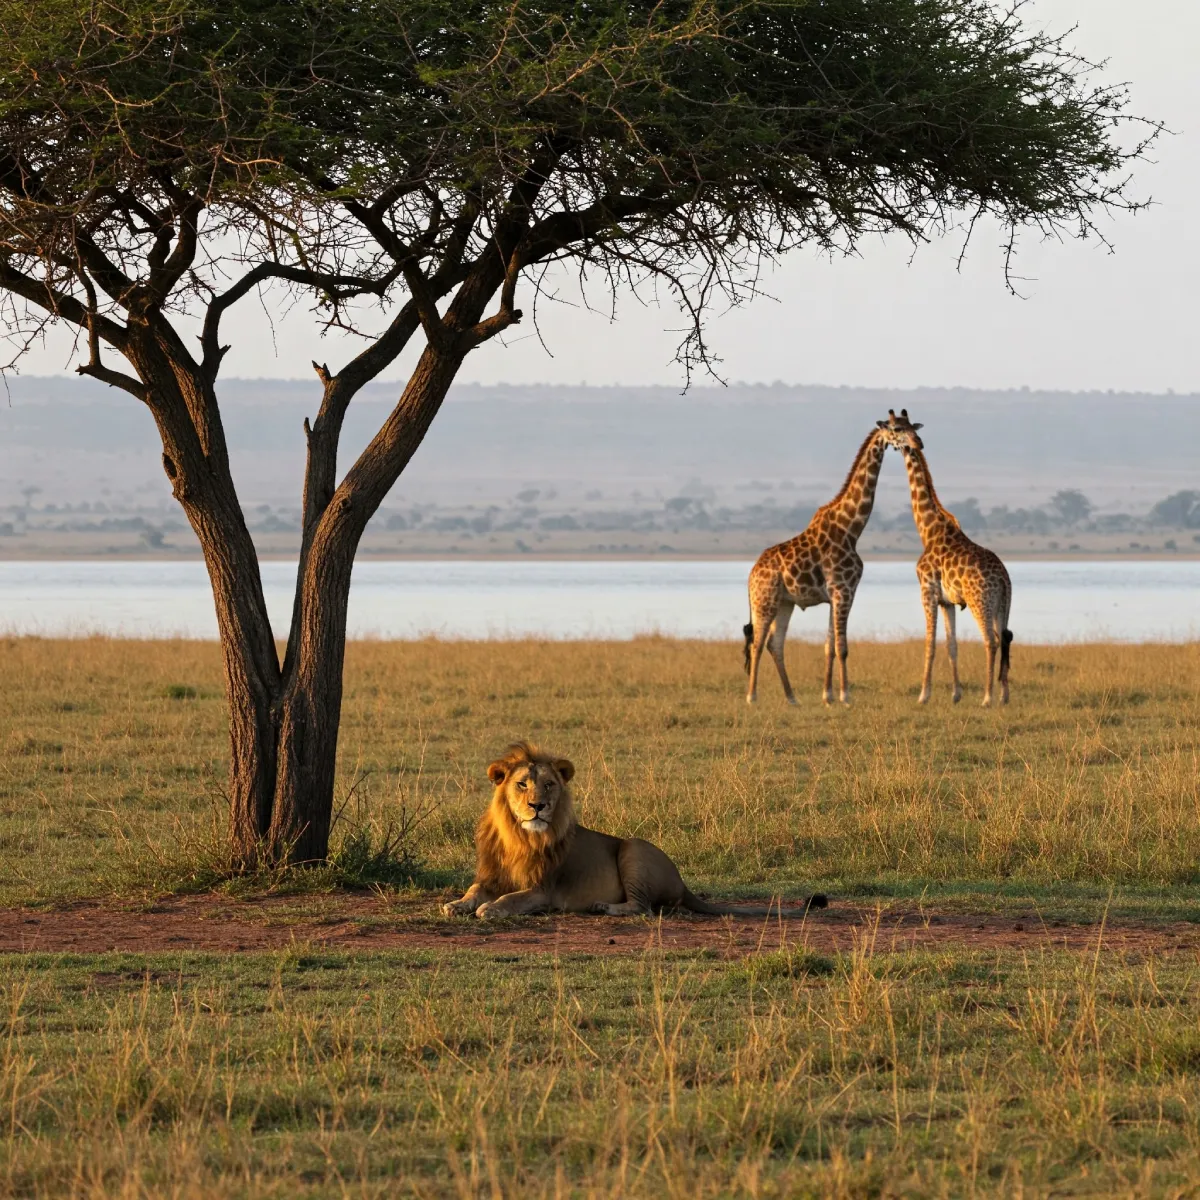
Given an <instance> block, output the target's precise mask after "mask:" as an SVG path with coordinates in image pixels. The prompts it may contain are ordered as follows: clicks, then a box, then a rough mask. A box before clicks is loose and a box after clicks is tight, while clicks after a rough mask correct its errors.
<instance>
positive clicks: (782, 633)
mask: <svg viewBox="0 0 1200 1200" xmlns="http://www.w3.org/2000/svg"><path fill="white" fill-rule="evenodd" d="M792 608H793V606H792V605H791V604H788V603H786V602H785V603H783V604H781V605H780V606H779V611H778V612H777V613H776V614H775V620H774V621H772V622H771V632H770V636H769V637H768V638H767V649H768V650H770V652H771V657H772V658H773V659H774V660H775V666H776V668H777V669H778V671H779V682H780V683H782V684H783V694H784V695H785V696H786V697H787V702H788V703H789V704H795V703H796V693H795V692H793V691H792V685H791V682H790V681H789V679H788V674H787V667H786V666H785V665H784V661H783V643H784V640H785V639H786V638H787V631H788V623H789V622H790V621H791V619H792Z"/></svg>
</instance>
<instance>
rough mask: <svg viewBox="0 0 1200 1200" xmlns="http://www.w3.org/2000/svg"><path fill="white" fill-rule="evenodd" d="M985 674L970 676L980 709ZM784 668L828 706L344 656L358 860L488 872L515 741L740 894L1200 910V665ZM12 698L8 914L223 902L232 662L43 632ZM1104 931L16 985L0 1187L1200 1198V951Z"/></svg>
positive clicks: (490, 662) (404, 955)
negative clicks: (174, 900)
mask: <svg viewBox="0 0 1200 1200" xmlns="http://www.w3.org/2000/svg"><path fill="white" fill-rule="evenodd" d="M981 657H982V653H981V651H980V650H979V648H978V647H977V646H975V647H964V650H963V658H964V668H965V672H966V675H967V678H968V682H970V681H971V680H972V679H975V680H977V679H978V673H979V670H980V667H981V662H980V659H981ZM792 664H793V669H794V676H793V677H794V679H796V680H797V681H803V683H804V687H803V689H802V692H801V695H802V704H801V706H800V707H799V708H798V709H794V710H789V709H787V708H786V707H785V706H784V704H783V702H782V697H781V696H780V695H779V692H778V690H777V688H776V685H775V681H774V680H773V679H768V680H767V681H766V686H765V687H764V689H763V699H762V702H761V704H760V705H759V707H758V708H757V709H753V710H752V709H749V708H747V706H746V705H745V703H744V701H743V699H742V690H743V684H744V678H743V676H742V675H741V674H740V671H739V669H738V668H739V665H740V662H739V655H738V649H737V648H736V647H733V646H722V645H706V644H689V643H682V642H672V641H664V640H659V639H647V640H642V641H637V642H633V643H628V644H535V643H509V644H504V643H501V644H453V643H450V644H441V643H435V642H426V643H419V644H369V643H361V644H356V645H353V646H352V647H351V648H350V654H349V658H348V667H347V691H346V708H345V725H344V733H343V739H342V763H341V769H340V773H339V784H338V789H339V796H340V797H342V798H343V800H345V801H346V808H347V818H346V820H345V822H344V823H343V832H342V834H340V835H339V836H344V835H345V831H346V830H349V831H350V832H357V833H360V834H361V832H362V830H363V829H371V828H379V827H382V826H384V825H386V824H387V823H388V822H389V821H392V822H393V823H394V821H395V820H396V819H397V818H398V816H399V814H400V812H401V811H402V810H404V811H407V812H408V813H409V814H412V813H413V812H419V813H423V814H425V820H424V822H423V823H422V824H421V825H420V826H419V827H418V829H417V831H416V834H415V835H414V842H413V845H412V849H413V850H414V851H415V852H416V853H417V855H418V856H419V857H420V859H421V860H422V862H423V864H424V866H423V868H422V869H421V870H420V871H419V872H418V880H417V882H418V884H424V885H426V886H434V885H439V884H441V883H445V884H447V885H449V884H450V883H457V882H462V881H463V880H465V879H466V877H467V876H468V874H469V872H470V867H471V844H470V836H471V829H472V826H473V824H474V821H475V818H476V816H477V814H478V812H479V810H480V808H481V806H482V805H483V803H484V802H485V800H486V797H487V794H488V784H487V783H486V780H485V779H484V776H483V767H484V764H485V763H486V762H487V761H488V758H489V756H490V755H491V754H492V753H494V752H495V751H496V750H497V749H499V748H500V747H501V746H503V744H504V743H505V742H506V741H507V740H508V739H509V738H511V737H515V736H521V735H525V736H532V737H534V738H538V739H541V740H543V741H544V742H546V743H548V744H552V745H553V746H554V747H556V748H558V749H561V750H562V751H563V752H564V753H566V754H569V755H571V756H572V757H573V758H574V759H575V760H576V762H577V763H578V765H579V767H580V773H579V777H578V784H577V793H578V799H579V804H580V808H581V810H582V812H583V815H584V818H585V820H587V821H588V822H590V823H592V824H595V825H597V826H601V827H604V828H608V829H612V830H613V831H615V832H621V833H626V834H630V833H640V834H643V835H645V836H648V837H652V838H654V839H655V840H657V841H658V842H660V843H661V844H662V845H663V846H664V847H666V848H667V849H668V850H669V851H670V853H671V854H673V855H674V856H675V857H676V858H677V860H678V861H679V862H680V863H681V865H682V866H683V868H684V870H685V872H686V873H687V874H688V875H689V876H690V877H691V879H692V880H693V881H695V883H696V884H697V885H699V886H706V887H709V888H711V889H712V890H714V891H720V892H724V893H727V894H747V893H753V892H759V893H770V892H772V891H783V892H796V891H800V890H803V889H807V888H809V887H810V886H812V885H814V884H821V885H824V886H826V887H828V888H829V889H830V890H832V891H833V892H834V893H835V895H837V894H838V893H839V891H840V892H841V893H843V894H845V893H847V892H858V893H860V894H862V893H870V892H872V891H874V892H877V893H879V894H883V895H886V894H889V893H890V894H898V895H913V894H917V893H928V894H930V895H937V896H938V897H939V898H940V899H939V902H940V903H943V904H945V903H952V902H953V903H961V904H970V905H975V906H986V905H987V904H1003V903H1005V902H1007V901H1006V900H1005V896H1006V895H1007V896H1008V897H1009V898H1010V899H1011V898H1012V897H1014V896H1017V895H1021V896H1023V897H1025V899H1024V900H1022V901H1021V903H1025V904H1027V903H1028V902H1029V898H1030V897H1031V896H1032V897H1033V898H1034V899H1035V900H1036V902H1037V903H1038V904H1039V905H1040V906H1041V907H1042V909H1043V911H1047V910H1052V909H1053V908H1054V907H1055V906H1057V907H1058V909H1059V910H1060V911H1065V910H1067V909H1070V908H1071V906H1074V910H1075V911H1079V910H1086V911H1087V912H1088V913H1089V914H1090V915H1091V916H1092V917H1093V918H1096V919H1098V918H1099V917H1100V916H1101V914H1102V912H1103V910H1104V908H1105V904H1106V899H1105V898H1106V897H1107V896H1108V895H1109V893H1110V892H1111V893H1113V895H1114V897H1115V898H1114V899H1113V901H1112V904H1111V906H1110V911H1116V910H1118V909H1120V908H1121V907H1122V906H1124V908H1125V909H1126V910H1137V911H1141V912H1142V913H1143V914H1146V915H1150V916H1152V915H1153V914H1154V913H1156V912H1158V913H1163V912H1168V911H1174V912H1175V913H1176V914H1179V913H1185V914H1188V915H1192V916H1195V905H1194V903H1193V902H1192V901H1191V899H1190V897H1191V894H1192V891H1193V890H1194V889H1193V888H1192V886H1190V885H1192V884H1193V883H1194V881H1195V879H1196V876H1197V869H1196V862H1197V852H1198V851H1200V803H1198V800H1200V796H1198V794H1197V778H1198V772H1197V769H1196V765H1197V742H1198V739H1200V733H1198V732H1197V729H1198V722H1197V716H1198V715H1200V714H1198V712H1197V697H1196V689H1195V680H1196V678H1197V668H1198V667H1200V648H1198V647H1196V646H1184V647H1169V646H1147V647H1118V646H1082V647H1064V648H1038V647H1018V650H1017V654H1016V657H1015V674H1014V701H1013V704H1012V706H1011V707H1010V708H1009V709H1008V710H995V711H991V712H984V711H982V710H980V709H979V708H978V707H977V706H976V704H975V703H974V701H977V700H978V696H979V690H978V687H976V688H974V689H972V690H969V691H968V694H967V701H966V702H965V703H964V704H963V705H962V706H960V707H958V708H952V707H951V706H950V704H949V702H948V697H947V695H946V688H945V686H943V687H942V689H941V690H940V691H939V692H938V693H937V695H936V697H935V701H934V703H933V704H932V705H931V707H929V708H928V709H918V708H917V706H916V704H915V697H916V690H917V689H916V683H917V678H918V674H919V668H920V648H919V647H917V646H913V645H898V646H872V645H862V644H859V645H858V646H856V647H855V652H854V658H853V669H854V678H855V679H856V680H857V682H858V689H857V695H856V704H855V706H854V707H853V708H851V709H850V710H845V711H844V710H840V709H838V710H833V711H826V710H824V709H823V708H822V707H821V705H820V703H819V701H818V698H817V691H816V681H817V679H818V677H819V674H820V652H819V651H818V650H816V649H814V648H811V647H807V646H796V647H794V648H793V650H792ZM0 670H2V672H3V678H4V680H5V687H4V689H3V694H2V695H0V714H2V716H0V720H2V721H3V727H2V728H0V737H2V739H3V740H2V742H0V746H2V748H3V772H2V774H0V864H2V870H0V889H2V896H0V899H2V900H3V901H5V902H8V903H13V902H24V901H37V900H41V901H53V900H55V899H60V898H64V897H68V896H72V895H79V894H94V893H98V892H108V893H112V892H117V893H126V894H130V893H137V892H139V891H141V890H143V889H145V888H150V887H160V886H163V885H171V886H186V885H187V883H188V875H189V872H191V873H192V874H193V876H195V877H198V878H204V877H205V876H204V871H205V870H211V864H209V865H208V866H206V865H205V861H204V860H205V855H206V854H207V855H211V854H213V853H214V851H213V850H212V837H211V834H212V831H213V828H214V826H213V824H212V822H213V819H214V815H215V816H216V817H217V818H219V806H220V788H221V784H222V781H223V777H224V771H225V761H226V760H225V755H226V745H225V730H224V716H223V701H222V699H221V694H220V667H219V659H218V653H217V650H216V647H215V646H211V645H203V644H194V643H142V644H139V643H124V642H112V641H103V640H94V641H75V642H47V641H36V640H14V641H9V642H7V643H0ZM944 682H945V681H944V680H943V685H944ZM209 877H211V876H209ZM193 882H194V880H193ZM1013 902H1014V903H1015V902H1016V901H1015V900H1013ZM430 909H431V911H432V910H433V897H430ZM652 930H653V926H649V927H648V931H651V932H652ZM530 932H531V934H536V929H533V928H531V930H530ZM1096 937H1097V940H1096V948H1095V950H1094V951H1088V952H1086V953H1075V952H1067V951H1057V952H1054V951H1048V950H1038V951H1033V952H1030V953H1021V952H1017V951H1011V950H1003V951H991V952H989V951H980V950H970V949H958V950H956V949H949V950H936V951H933V950H927V951H916V952H912V953H908V954H889V953H878V954H877V953H875V952H874V944H873V941H872V935H871V933H870V931H869V930H868V931H867V932H866V933H865V934H864V935H863V936H862V938H861V939H860V940H859V942H858V944H857V947H856V949H855V950H854V951H853V952H850V953H847V954H843V955H834V956H830V957H822V956H820V955H815V954H813V953H811V952H808V951H806V950H804V949H803V948H796V947H794V946H790V947H786V948H780V949H773V948H772V947H771V945H770V942H769V937H768V941H767V945H766V946H765V948H764V951H763V952H762V953H760V954H757V955H754V956H752V957H751V958H750V959H748V960H742V961H726V960H723V959H721V958H714V957H712V956H711V955H710V954H708V953H706V952H693V953H687V954H676V955H672V954H667V953H663V952H662V951H660V950H655V949H651V950H649V951H647V952H646V953H645V954H642V955H637V956H632V957H625V956H620V957H616V956H614V957H605V958H599V957H592V956H589V955H573V956H572V955H562V956H559V955H553V956H552V955H534V956H529V957H518V956H514V955H512V954H496V953H489V952H486V951H481V952H474V953H470V952H467V953H464V952H460V953H450V952H447V953H443V954H432V953H427V952H395V951H393V952H385V953H375V954H359V955H354V954H348V953H339V952H328V951H314V950H312V949H310V948H306V947H304V946H297V947H295V948H294V949H292V950H289V951H287V952H284V953H278V954H241V955H237V954H235V955H226V956H220V955H203V954H175V955H150V956H146V955H129V954H125V955H122V954H98V955H57V956H49V955H36V954H21V955H18V954H12V955H7V956H0V1194H3V1195H10V1194H11V1195H14V1196H30V1197H41V1196H60V1195H71V1196H80V1197H96V1198H99V1197H108V1196H112V1197H121V1198H130V1200H132V1198H134V1197H137V1198H141V1197H151V1196H154V1197H157V1196H174V1197H180V1198H189V1200H190V1198H191V1197H210V1196H212V1197H249V1196H254V1197H258V1196H268V1195H270V1196H281V1197H282V1196H287V1197H292V1196H314V1197H316V1196H321V1197H324V1196H337V1197H342V1196H362V1197H372V1196H380V1197H382V1196H397V1195H411V1196H420V1197H442V1196H447V1197H460V1198H466V1197H478V1196H487V1197H491V1198H507V1197H513V1198H518V1197H519V1198H524V1197H542V1196H545V1197H550V1196H554V1197H560V1196H567V1195H571V1196H597V1197H599V1196H608V1197H617V1196H621V1197H624V1196H631V1197H640V1196H652V1197H655V1198H656V1200H658V1198H664V1197H675V1196H680V1197H685V1198H686V1200H701V1198H706V1197H725V1196H736V1197H784V1196H787V1197H791V1196H828V1197H839V1198H847V1200H848V1198H850V1197H858V1196H864V1195H877V1196H913V1197H918V1196H919V1197H924V1196H935V1195H936V1196H985V1195H1005V1196H1007V1195H1025V1196H1045V1195H1050V1194H1072V1195H1082V1194H1087V1195H1120V1196H1144V1197H1151V1196H1160V1195H1161V1196H1168V1195H1169V1196H1180V1195H1187V1194H1190V1192H1189V1189H1191V1188H1194V1181H1195V1179H1196V1178H1197V1177H1200V1121H1198V1119H1197V1116H1196V1114H1197V1113H1198V1112H1200V1090H1198V1087H1197V1073H1196V1066H1197V1063H1198V1062H1200V1034H1198V1033H1197V1025H1196V1017H1195V1001H1196V978H1197V976H1196V967H1197V961H1198V959H1197V952H1196V950H1195V949H1194V947H1193V948H1180V949H1172V950H1169V951H1168V952H1166V953H1164V954H1161V955H1158V956H1155V955H1153V954H1150V953H1143V954H1141V955H1139V956H1138V957H1136V958H1134V957H1130V958H1125V957H1123V956H1121V955H1119V954H1117V953H1114V952H1109V951H1106V950H1104V949H1103V948H1102V947H1103V942H1102V933H1101V931H1100V930H1099V929H1098V930H1097V934H1096Z"/></svg>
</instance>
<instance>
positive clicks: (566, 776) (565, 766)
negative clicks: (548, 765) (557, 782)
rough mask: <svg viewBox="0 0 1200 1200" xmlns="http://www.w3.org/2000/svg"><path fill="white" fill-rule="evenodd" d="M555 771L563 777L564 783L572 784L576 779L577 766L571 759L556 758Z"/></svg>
mask: <svg viewBox="0 0 1200 1200" xmlns="http://www.w3.org/2000/svg"><path fill="white" fill-rule="evenodd" d="M554 769H555V770H556V771H557V772H558V773H559V774H560V775H561V776H562V781H563V783H570V782H571V780H572V779H574V778H575V764H574V763H573V762H572V761H571V760H570V759H569V758H556V759H555V760H554Z"/></svg>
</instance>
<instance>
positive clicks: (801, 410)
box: [0, 376, 1200, 512]
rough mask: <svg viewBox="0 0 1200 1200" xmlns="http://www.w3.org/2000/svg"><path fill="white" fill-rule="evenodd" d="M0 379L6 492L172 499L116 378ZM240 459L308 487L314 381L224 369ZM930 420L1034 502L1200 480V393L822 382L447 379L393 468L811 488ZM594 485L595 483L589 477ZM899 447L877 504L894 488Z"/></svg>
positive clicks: (512, 490)
mask: <svg viewBox="0 0 1200 1200" xmlns="http://www.w3.org/2000/svg"><path fill="white" fill-rule="evenodd" d="M7 387H8V397H7V400H6V399H5V397H4V396H3V394H2V393H0V507H8V506H11V505H14V504H17V503H19V502H22V501H21V493H22V490H23V489H30V488H39V489H40V492H39V493H37V500H36V503H37V504H39V505H41V504H44V503H46V502H49V501H53V502H56V503H69V504H74V503H77V502H79V501H85V500H86V501H95V500H97V499H99V498H100V497H104V498H105V499H106V503H107V504H108V506H109V507H124V506H129V505H135V506H139V507H145V506H148V505H149V506H155V505H157V504H158V503H159V502H163V503H170V500H169V490H168V488H167V484H166V480H165V478H164V477H163V473H162V468H161V465H160V461H159V454H160V448H159V446H158V442H157V437H156V433H155V430H154V426H153V422H152V421H151V420H150V417H149V414H148V413H147V412H146V411H145V410H144V409H142V408H141V407H140V406H139V405H138V403H137V402H136V401H134V400H132V399H131V398H129V397H128V396H126V395H124V394H123V393H117V392H113V391H111V390H109V389H107V388H103V387H101V386H100V385H98V384H96V383H94V382H92V381H88V380H75V379H70V378H30V377H13V376H9V378H8V380H7ZM221 395H222V400H223V405H224V414H225V421H226V425H227V431H228V436H229V441H230V445H231V450H232V453H233V458H234V464H235V471H236V472H237V474H238V475H239V477H240V481H241V487H242V490H243V496H244V500H245V502H246V504H247V507H251V506H253V505H259V504H261V505H272V506H276V505H285V506H289V507H295V506H297V505H298V502H299V489H300V478H301V472H302V470H303V454H304V438H303V432H302V428H301V424H302V421H303V418H304V417H305V415H309V414H311V413H312V412H313V411H314V410H315V408H316V404H317V400H318V391H317V385H316V381H315V380H314V381H313V383H312V384H308V383H303V382H278V381H270V380H229V381H226V382H224V383H223V384H222V385H221ZM395 395H396V387H395V385H375V386H373V387H371V388H368V389H366V390H365V391H364V393H363V394H362V395H361V396H360V397H359V398H358V399H357V400H355V402H354V404H353V405H352V407H351V410H350V415H349V417H348V419H347V422H346V431H345V437H344V450H345V453H344V455H343V461H344V462H348V461H349V458H350V455H352V454H353V453H355V452H356V451H357V450H358V449H359V448H360V447H361V446H362V445H363V444H365V442H366V440H367V438H368V437H369V436H370V435H371V434H372V433H373V432H374V430H375V429H376V428H377V427H378V424H379V422H380V420H381V419H382V417H383V415H384V414H385V412H386V411H387V410H388V408H389V407H390V406H391V404H392V403H393V402H394V398H395ZM901 407H906V408H908V409H909V412H910V415H911V416H912V417H913V419H914V420H919V421H923V422H924V424H925V432H924V436H925V438H926V446H927V450H928V454H929V460H930V465H931V466H932V469H933V472H934V476H935V480H936V482H937V485H938V490H939V492H940V493H941V495H942V496H943V498H944V499H945V500H947V502H952V501H956V500H957V501H961V500H963V499H965V498H966V497H968V496H974V497H977V498H978V499H979V501H980V502H981V503H982V504H983V505H984V506H985V507H986V506H991V505H997V504H1006V505H1030V504H1041V503H1043V502H1044V501H1045V500H1046V498H1047V497H1048V496H1050V495H1051V494H1052V493H1054V492H1056V491H1058V490H1060V489H1063V488H1078V489H1079V490H1080V491H1082V492H1084V493H1086V494H1087V495H1088V496H1089V497H1090V498H1091V499H1092V500H1093V502H1094V503H1095V504H1096V505H1098V506H1099V507H1100V508H1101V509H1109V510H1115V509H1121V510H1125V511H1138V512H1144V511H1145V510H1147V509H1148V508H1149V507H1150V506H1151V505H1152V504H1154V503H1155V502H1156V501H1158V500H1159V499H1161V498H1162V497H1163V496H1164V495H1166V494H1167V493H1169V492H1173V491H1177V490H1179V489H1182V488H1189V487H1191V488H1196V487H1200V463H1198V461H1197V451H1196V447H1197V446H1198V445H1200V396H1196V395H1188V396H1176V395H1166V396H1161V395H1114V394H1099V393H1085V394H1070V393H1061V392H1032V391H1010V392H983V391H971V390H966V389H949V390H944V389H916V390H913V391H903V392H902V391H886V390H876V389H866V388H835V387H819V386H795V387H793V386H784V385H773V386H742V385H735V386H732V387H729V388H714V387H697V388H693V389H692V390H691V391H690V392H688V393H687V394H686V395H680V394H678V393H677V392H675V391H673V390H671V389H669V388H624V387H605V388H593V387H557V386H556V387H550V386H542V387H515V386H506V385H503V384H497V385H493V386H478V385H467V386H463V387H460V388H457V389H456V390H455V391H454V393H453V394H452V396H451V398H450V400H449V401H448V403H447V405H446V407H445V409H444V411H443V412H442V414H441V415H440V416H439V418H438V419H437V421H435V423H434V425H433V428H432V430H431V432H430V434H429V436H428V438H427V439H426V442H425V444H424V445H423V446H422V447H421V449H420V451H419V452H418V454H417V457H416V459H415V460H414V462H413V464H412V466H411V467H410V469H409V471H408V472H407V473H406V474H405V476H404V477H403V478H402V479H401V481H400V484H399V485H398V487H397V489H396V491H397V495H396V497H395V502H396V503H397V504H399V503H406V504H412V503H436V504H446V503H473V504H480V503H484V504H487V503H511V502H512V501H513V499H514V497H515V496H517V495H518V494H519V493H521V492H522V491H527V490H531V489H537V490H538V491H539V492H540V493H541V494H542V497H543V499H545V496H546V493H547V492H553V493H555V495H556V496H557V497H559V498H561V499H562V500H574V499H582V498H584V497H587V496H589V495H590V497H591V499H592V500H593V501H595V500H599V499H600V498H603V500H604V501H605V502H606V503H614V504H620V503H625V502H627V501H630V502H636V500H637V499H638V498H646V499H649V498H656V499H660V500H664V499H669V498H671V497H674V496H687V495H690V496H696V497H699V498H702V499H706V500H708V501H709V502H710V503H712V502H720V503H732V504H738V505H744V504H747V503H750V502H753V501H754V500H755V499H759V500H761V499H763V498H764V497H766V496H771V495H774V496H777V497H778V503H780V504H784V505H787V506H792V507H794V506H798V505H799V506H803V505H808V506H812V505H815V504H819V503H821V502H822V501H823V500H825V499H827V498H828V497H829V496H830V495H831V494H832V493H833V492H834V491H835V490H836V489H837V487H838V485H839V484H840V483H841V480H842V478H843V476H844V475H845V472H846V469H847V467H848V466H849V464H850V461H851V459H852V457H853V455H854V451H855V450H856V449H857V447H858V445H859V443H860V441H861V440H862V438H863V437H864V436H865V435H866V434H867V433H868V432H869V430H870V429H871V427H872V425H873V423H874V422H875V421H876V420H877V419H879V418H881V417H884V416H886V414H887V410H888V409H889V408H897V409H899V408H901ZM597 493H599V496H597ZM906 503H907V493H906V490H905V486H904V473H903V470H902V469H901V467H900V463H899V461H898V460H895V461H892V462H889V464H888V465H887V471H886V472H885V478H884V483H883V485H882V487H881V493H880V510H881V511H896V510H899V509H902V508H903V507H905V505H906Z"/></svg>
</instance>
